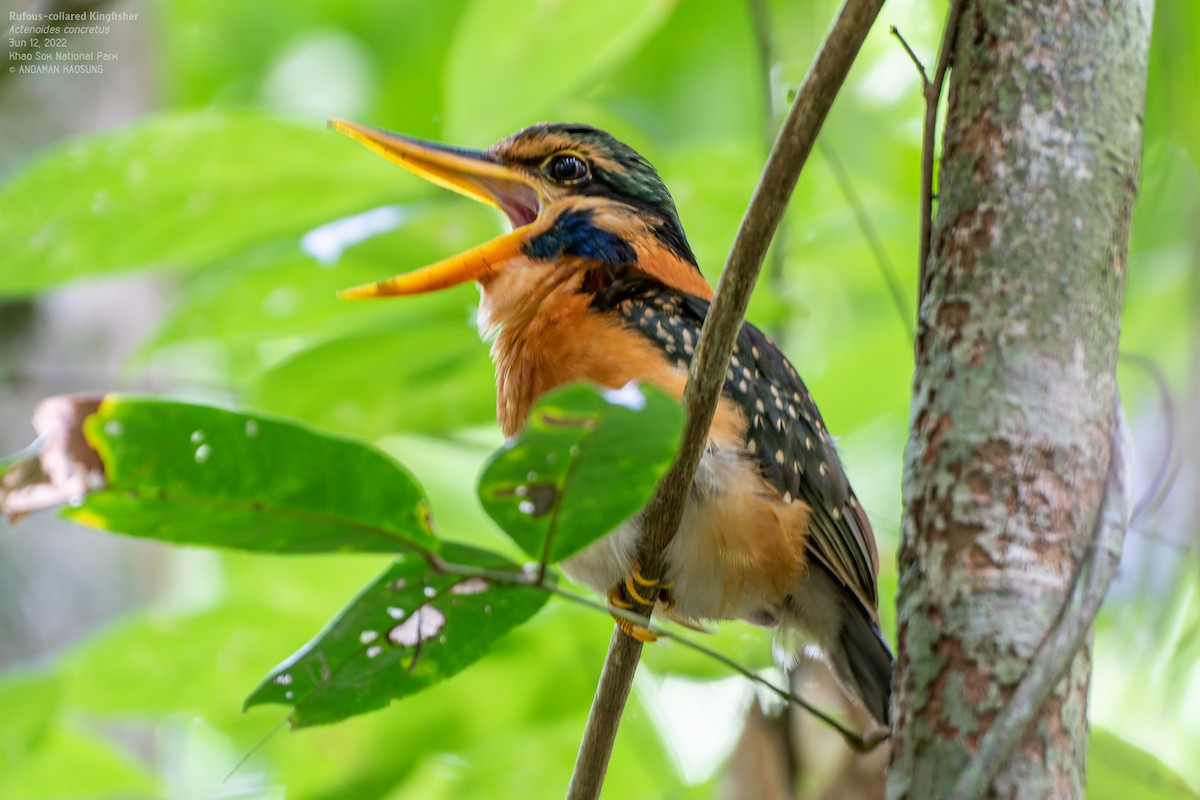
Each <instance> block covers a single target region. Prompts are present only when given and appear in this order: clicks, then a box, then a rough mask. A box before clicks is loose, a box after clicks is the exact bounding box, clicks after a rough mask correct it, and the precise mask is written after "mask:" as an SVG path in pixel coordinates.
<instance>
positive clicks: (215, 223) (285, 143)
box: [0, 112, 420, 295]
mask: <svg viewBox="0 0 1200 800" xmlns="http://www.w3.org/2000/svg"><path fill="white" fill-rule="evenodd" d="M419 188H420V186H419V183H416V182H413V183H406V182H402V181H397V180H396V175H395V173H394V172H393V171H391V170H388V169H386V168H384V167H383V166H381V164H380V162H379V160H378V159H377V158H375V157H373V156H372V155H371V154H370V153H368V152H367V151H365V150H364V149H363V148H361V147H358V146H356V145H355V144H354V143H353V142H350V141H347V140H346V139H345V138H344V137H341V136H337V135H336V134H334V133H333V132H331V131H327V130H324V129H318V128H307V127H302V126H299V125H294V124H289V123H286V122H281V121H278V120H273V119H270V118H266V117H259V116H253V115H249V114H229V113H226V114H217V113H213V112H206V113H194V114H177V115H171V116H163V117H157V118H151V119H149V120H148V121H145V122H139V123H137V124H135V125H131V126H129V127H127V128H122V129H118V130H116V131H112V132H107V133H102V134H97V135H95V136H89V137H86V138H82V139H73V140H69V141H68V142H66V143H63V144H61V145H55V146H54V147H52V148H51V149H49V150H47V151H46V152H45V153H44V154H43V155H42V156H41V157H40V158H38V159H36V160H35V161H34V162H33V163H32V164H31V165H30V166H28V167H26V168H25V169H24V170H23V171H22V172H21V173H19V174H18V175H17V176H16V177H15V178H13V179H12V180H11V181H10V182H9V183H8V184H7V185H5V186H4V187H3V188H2V189H0V252H3V253H4V254H5V257H4V259H3V261H2V262H0V295H14V294H15V295H24V294H30V293H33V292H36V291H39V290H42V289H46V288H48V287H51V286H56V285H58V284H61V283H64V282H66V281H69V280H73V279H76V278H79V277H83V276H87V275H97V274H103V273H108V272H113V271H116V270H126V269H149V268H189V267H190V268H194V267H197V266H202V265H204V264H207V263H210V262H212V261H215V260H217V259H219V258H221V257H225V256H228V255H230V254H231V253H235V252H238V251H240V250H245V249H247V248H249V247H252V246H254V245H257V244H259V243H262V242H265V241H270V240H273V239H277V238H280V237H283V236H287V235H294V236H297V237H298V236H299V234H300V233H302V232H304V231H306V230H308V229H309V228H312V227H313V226H315V225H318V224H320V223H323V222H327V221H329V220H331V219H334V218H337V217H341V216H345V215H347V214H351V213H353V212H356V211H361V210H364V209H368V208H373V207H375V206H378V205H381V204H384V203H388V202H396V201H398V200H403V199H404V198H405V197H411V196H415V195H416V193H417V191H416V190H417V189H419Z"/></svg>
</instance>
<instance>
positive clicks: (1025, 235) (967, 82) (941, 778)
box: [888, 0, 1152, 798]
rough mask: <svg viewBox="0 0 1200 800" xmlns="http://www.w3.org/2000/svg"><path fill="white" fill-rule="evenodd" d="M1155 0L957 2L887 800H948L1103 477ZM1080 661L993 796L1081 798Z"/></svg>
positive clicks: (917, 410) (921, 346)
mask: <svg viewBox="0 0 1200 800" xmlns="http://www.w3.org/2000/svg"><path fill="white" fill-rule="evenodd" d="M1151 5H1152V0H1146V2H1137V0H1020V1H1019V2H1014V1H1013V0H968V2H966V4H965V7H964V9H963V12H962V15H961V18H960V22H959V25H958V30H957V32H956V34H955V36H956V39H955V50H954V52H955V59H954V67H953V72H952V73H951V78H950V88H949V108H948V112H947V121H946V133H945V142H944V146H943V156H942V169H941V179H940V196H939V202H938V210H937V218H936V220H935V222H934V226H933V236H932V242H931V256H930V261H929V264H927V265H926V279H925V285H924V286H922V287H921V292H922V300H921V304H920V310H919V330H918V340H917V362H916V372H915V377H914V387H913V408H912V414H913V416H912V419H913V425H912V433H911V438H910V440H909V443H908V448H907V451H906V454H905V474H904V504H905V512H904V522H903V543H902V547H901V552H900V572H901V580H900V588H899V594H898V599H897V602H898V619H899V653H898V661H897V677H896V690H897V703H896V708H897V709H898V713H897V718H896V721H895V730H894V732H893V741H892V765H891V768H890V771H889V777H888V796H889V797H891V798H907V797H911V798H942V797H946V796H947V795H948V794H949V793H950V790H951V787H953V786H954V785H955V782H956V781H957V779H958V778H959V775H960V773H961V772H962V770H963V768H964V767H965V766H966V764H967V763H968V761H969V760H970V758H971V755H972V753H973V752H974V751H975V750H976V748H977V747H978V746H979V742H980V739H981V737H982V736H983V734H984V733H985V732H986V731H987V730H988V728H989V727H990V726H991V725H992V724H993V722H994V721H996V718H997V715H998V713H999V711H1000V709H1002V708H1003V707H1004V705H1005V702H1006V701H1007V699H1008V698H1009V697H1010V696H1011V694H1012V692H1013V690H1014V689H1015V688H1016V686H1017V685H1018V684H1019V683H1020V681H1021V679H1022V677H1023V676H1024V674H1025V672H1026V669H1027V668H1028V665H1029V663H1030V659H1031V657H1032V656H1033V654H1034V652H1035V651H1036V649H1037V648H1038V646H1039V644H1040V643H1041V642H1042V640H1043V638H1044V637H1045V635H1046V633H1047V630H1048V629H1049V628H1050V627H1051V626H1052V625H1053V623H1054V621H1055V619H1056V617H1057V615H1058V613H1059V610H1060V608H1062V606H1063V602H1064V598H1065V597H1066V595H1067V592H1068V590H1069V588H1070V585H1071V582H1072V577H1073V576H1074V575H1075V571H1076V568H1077V566H1078V564H1079V561H1080V559H1081V557H1082V555H1083V553H1084V551H1085V550H1086V548H1087V545H1088V542H1089V541H1090V537H1091V535H1092V532H1093V531H1094V530H1095V526H1096V524H1097V523H1096V520H1097V515H1098V514H1099V513H1100V506H1101V502H1102V500H1103V495H1104V487H1105V483H1106V476H1107V475H1108V470H1109V459H1110V441H1111V438H1110V437H1111V436H1112V420H1113V419H1114V413H1115V411H1116V404H1117V391H1116V374H1115V364H1116V357H1117V343H1118V335H1119V331H1120V319H1121V304H1122V298H1123V294H1124V285H1125V258H1126V252H1127V245H1128V237H1129V223H1130V212H1131V208H1132V205H1133V199H1134V195H1135V192H1136V186H1137V175H1138V163H1139V156H1140V152H1141V135H1142V108H1143V103H1144V97H1145V81H1146V64H1147V53H1148V49H1149V36H1150V21H1151V20H1150V16H1151V13H1152V8H1151ZM1090 667H1091V648H1090V637H1089V642H1088V643H1087V644H1085V645H1084V647H1083V648H1082V649H1080V650H1079V651H1078V652H1077V653H1076V654H1075V657H1074V659H1073V661H1072V662H1071V664H1070V666H1069V668H1068V669H1067V672H1066V674H1065V676H1064V677H1063V679H1062V680H1060V681H1059V682H1058V684H1057V685H1056V686H1055V687H1054V690H1053V692H1052V693H1051V695H1050V698H1049V701H1048V702H1047V703H1046V704H1045V705H1044V706H1043V707H1042V708H1041V710H1040V713H1039V715H1038V716H1036V717H1035V719H1034V722H1033V723H1032V724H1031V725H1030V726H1029V727H1028V729H1027V730H1026V731H1025V734H1024V738H1023V739H1021V741H1020V743H1019V744H1018V745H1017V747H1016V750H1015V751H1014V753H1013V755H1012V756H1011V758H1009V759H1008V760H1007V762H1006V763H1005V765H1004V766H1003V767H1002V768H1001V770H1000V772H999V774H998V775H997V777H996V778H995V779H994V780H993V781H992V783H991V788H990V792H989V796H993V797H1006V798H1007V797H1014V798H1015V797H1020V798H1035V797H1036V798H1041V797H1054V798H1063V797H1082V796H1083V794H1084V766H1085V756H1086V752H1087V692H1088V679H1089V673H1090Z"/></svg>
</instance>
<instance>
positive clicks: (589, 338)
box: [329, 119, 892, 725]
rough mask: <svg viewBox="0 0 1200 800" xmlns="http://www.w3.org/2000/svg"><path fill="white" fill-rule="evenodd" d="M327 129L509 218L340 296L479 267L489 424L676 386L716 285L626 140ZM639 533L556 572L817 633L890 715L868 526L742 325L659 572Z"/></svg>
mask: <svg viewBox="0 0 1200 800" xmlns="http://www.w3.org/2000/svg"><path fill="white" fill-rule="evenodd" d="M329 124H330V127H332V128H333V129H335V130H336V131H338V132H340V133H342V134H345V135H347V136H349V137H350V138H351V139H353V140H355V141H357V142H358V143H360V144H362V145H364V146H366V147H367V148H368V149H370V150H372V151H374V152H375V153H377V154H379V155H381V156H383V157H384V158H386V159H388V160H389V161H391V162H393V163H395V164H398V165H399V166H401V167H404V168H405V169H407V170H409V171H410V172H412V173H414V174H416V175H418V176H420V177H422V178H424V179H426V180H428V181H430V182H432V183H434V184H437V185H439V186H441V187H443V188H446V189H450V190H452V191H455V192H458V193H460V194H462V195H465V196H467V197H470V198H472V199H474V200H476V201H479V202H482V203H485V204H488V205H490V206H493V207H495V208H496V209H499V210H500V211H501V212H503V214H504V215H505V216H506V217H507V218H508V220H509V222H510V223H511V226H512V230H511V231H509V232H507V233H504V234H502V235H500V236H497V237H496V238H494V239H492V240H490V241H488V242H485V243H483V244H481V245H478V246H476V247H474V248H471V249H469V250H467V251H466V252H463V253H460V254H458V255H454V256H451V257H449V258H447V259H445V260H442V261H439V262H437V263H435V264H431V265H429V266H425V267H421V268H419V269H416V270H413V271H410V272H407V273H403V274H400V275H397V276H395V277H390V278H386V279H382V280H380V281H377V282H375V283H370V284H365V285H362V286H357V287H353V288H350V289H345V290H342V291H341V292H340V293H339V294H340V296H342V297H343V298H351V299H361V298H375V297H388V296H403V295H415V294H422V293H426V292H432V291H437V290H439V289H443V288H446V287H449V286H454V285H457V284H461V283H465V282H468V281H475V282H477V284H478V287H479V290H480V301H479V310H478V314H477V322H478V327H479V331H480V334H481V336H482V338H483V339H484V340H485V341H490V342H491V355H492V358H493V361H494V363H495V370H496V394H497V400H496V411H497V421H498V422H499V425H500V428H501V430H502V431H503V433H504V434H505V436H508V437H512V436H514V435H516V434H517V433H519V432H520V430H521V429H522V426H523V425H524V423H525V419H526V416H527V415H528V413H529V411H530V409H531V407H532V405H533V404H534V403H535V402H536V400H537V399H538V398H539V397H541V396H542V395H543V394H545V393H546V392H548V391H550V390H552V389H554V388H556V387H559V386H561V385H563V384H566V383H571V382H575V381H588V382H591V383H593V384H598V385H599V386H601V387H606V388H610V389H616V388H619V387H623V386H625V385H626V384H627V383H629V382H630V381H633V380H638V381H644V382H649V383H651V384H654V385H656V386H658V387H660V388H662V389H664V390H666V391H667V392H669V393H671V394H673V395H675V396H676V397H680V396H681V395H682V393H683V388H684V384H685V382H686V375H687V369H688V365H689V363H690V360H691V357H692V355H693V353H694V351H695V347H696V343H697V340H698V339H699V334H700V328H701V326H702V325H703V323H704V319H705V316H706V314H707V313H708V309H709V304H710V302H711V300H712V297H713V290H712V287H711V285H710V284H709V283H708V281H707V280H706V279H705V277H704V275H703V274H702V273H701V271H700V268H699V266H698V265H697V261H696V257H695V255H694V254H693V251H692V249H691V246H690V245H689V243H688V239H687V236H686V235H685V234H684V230H683V227H682V224H681V223H680V220H679V214H678V212H677V210H676V207H675V203H674V200H673V199H672V196H671V193H670V191H669V190H668V189H667V186H666V184H665V183H664V182H663V179H662V178H661V176H660V175H659V173H658V172H657V171H656V170H655V169H654V167H653V166H652V165H651V164H650V162H649V161H647V160H646V159H645V158H644V157H643V156H642V155H640V154H639V153H638V152H637V151H636V150H634V149H633V148H632V147H630V146H629V145H627V144H625V143H623V142H621V141H620V140H618V139H617V138H615V137H613V136H611V135H610V134H608V133H606V132H604V131H602V130H599V129H597V128H594V127H590V126H587V125H582V124H573V123H539V124H535V125H532V126H529V127H526V128H524V129H522V130H520V131H517V132H516V133H514V134H512V135H511V136H508V137H506V138H504V139H502V140H500V141H499V142H497V143H496V144H493V145H491V146H490V147H487V148H486V149H483V150H473V149H468V148H462V147H455V146H450V145H445V144H440V143H437V142H432V141H426V140H422V139H418V138H414V137H410V136H405V135H403V134H398V133H393V132H390V131H387V130H384V129H381V128H376V127H372V126H368V125H363V124H358V123H353V122H348V121H344V120H336V119H335V120H330V123H329ZM641 533H642V521H641V519H640V518H638V517H636V516H635V517H634V518H632V519H630V520H628V521H627V522H625V523H623V524H622V525H621V526H619V527H618V528H617V529H616V530H615V531H613V532H612V533H610V534H608V535H606V536H605V537H604V538H602V539H600V540H599V541H597V542H596V543H594V544H592V545H590V546H589V547H588V548H586V549H584V550H583V551H581V552H580V553H578V554H576V555H574V556H572V557H570V558H569V559H567V560H566V561H565V562H564V563H563V564H562V567H563V570H564V572H565V573H566V574H567V575H568V577H570V578H572V579H573V580H576V581H578V582H581V583H583V584H585V585H587V586H589V587H591V588H592V589H594V590H596V591H597V592H599V593H601V594H606V595H607V596H608V598H609V599H610V601H612V602H613V604H614V605H617V606H625V607H630V606H631V605H632V603H631V600H634V599H636V600H638V601H639V602H643V603H644V604H645V605H647V606H649V605H653V604H654V603H656V602H657V603H658V607H659V609H660V610H661V611H663V612H665V613H667V615H668V616H670V617H672V618H674V619H676V620H678V621H680V622H683V623H685V624H694V625H701V624H704V623H707V622H710V621H717V620H728V619H741V620H745V621H747V622H750V623H753V624H756V625H760V626H765V627H771V628H775V629H776V630H777V632H778V633H777V637H776V646H775V648H774V649H775V652H776V654H777V655H779V654H782V655H783V660H785V661H787V660H794V659H798V658H800V657H801V655H800V654H801V653H803V654H809V655H811V654H813V653H814V648H815V652H816V653H817V654H819V655H820V656H821V657H823V658H824V659H825V660H826V661H827V662H828V663H829V664H830V665H831V667H832V670H833V673H834V675H835V676H836V677H837V678H838V680H839V683H840V684H841V686H842V688H843V690H844V691H845V692H846V694H847V695H848V696H850V697H852V698H855V699H856V700H857V702H858V703H860V704H861V705H862V706H863V707H865V709H866V710H867V711H868V712H869V713H870V714H871V716H872V717H874V719H875V720H876V721H877V722H878V723H880V724H882V725H887V724H888V720H889V704H890V695H891V673H892V655H891V652H890V650H889V649H888V646H887V644H886V643H885V641H884V639H883V636H882V634H881V633H880V626H879V613H878V604H879V598H878V590H877V585H876V583H877V575H878V570H879V556H878V551H877V549H876V545H875V539H874V535H873V533H872V530H871V524H870V521H869V520H868V517H867V515H866V512H865V511H864V510H863V507H862V505H861V504H860V503H859V501H858V498H857V497H856V496H855V494H854V491H853V490H852V488H851V486H850V483H849V481H848V479H847V477H846V474H845V472H844V470H843V468H842V464H841V461H840V460H839V458H838V455H837V452H836V450H835V446H834V443H833V439H832V437H831V435H830V433H829V431H828V430H827V429H826V427H825V424H824V422H823V420H822V418H821V415H820V413H819V411H818V410H817V406H816V405H815V403H814V402H813V399H812V396H811V395H810V393H809V391H808V389H807V388H806V387H805V385H804V382H803V381H802V380H801V378H800V376H799V375H798V374H797V372H796V369H795V368H794V367H793V366H792V364H791V362H789V361H788V359H787V358H786V357H785V356H784V355H783V354H782V353H781V352H780V350H779V349H778V348H777V347H776V346H775V345H774V344H773V343H772V342H771V340H770V339H768V338H767V337H766V336H765V335H764V334H763V333H762V332H761V331H760V330H759V329H758V328H756V327H755V326H754V325H752V324H750V323H743V324H742V327H741V330H740V332H739V334H738V337H737V341H736V344H735V346H734V350H733V354H732V357H731V359H730V363H729V366H728V369H727V371H726V374H725V380H724V385H723V388H722V394H721V397H720V399H719V401H718V405H717V410H716V414H715V416H714V419H713V422H712V425H711V427H710V429H709V432H708V441H707V446H706V448H705V450H704V453H703V455H702V457H701V461H700V464H699V466H698V468H697V472H696V477H695V479H694V483H693V486H692V489H691V491H690V493H689V495H688V500H687V502H686V506H685V510H684V513H683V518H682V521H681V524H680V527H679V530H678V532H677V533H676V535H675V537H674V539H673V540H672V542H671V544H670V545H669V547H668V550H667V552H666V553H665V564H666V566H665V575H664V577H663V580H662V582H661V583H659V584H657V585H656V584H655V583H654V582H652V581H648V580H646V579H645V578H643V577H642V576H641V574H640V572H639V571H638V565H637V563H636V554H637V544H638V540H639V538H640V536H641ZM618 624H621V620H620V619H618ZM622 627H623V629H625V630H626V632H627V633H631V634H632V635H637V636H639V638H642V637H644V638H652V637H649V636H646V635H645V634H646V633H647V632H646V631H645V629H639V628H638V626H630V625H628V623H626V624H625V625H623V626H622Z"/></svg>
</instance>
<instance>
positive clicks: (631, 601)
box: [608, 564, 675, 642]
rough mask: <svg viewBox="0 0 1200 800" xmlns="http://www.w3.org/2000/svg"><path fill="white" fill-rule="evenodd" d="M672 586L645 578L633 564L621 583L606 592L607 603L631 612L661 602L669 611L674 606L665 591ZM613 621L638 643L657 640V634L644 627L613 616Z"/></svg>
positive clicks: (672, 584) (671, 584) (673, 602)
mask: <svg viewBox="0 0 1200 800" xmlns="http://www.w3.org/2000/svg"><path fill="white" fill-rule="evenodd" d="M674 585H675V584H674V583H673V582H671V583H660V582H658V581H652V580H650V579H648V578H646V577H645V576H643V575H642V573H641V570H639V569H638V567H637V565H636V564H635V565H634V566H633V569H632V570H631V571H630V573H629V574H628V575H626V576H625V580H624V581H623V582H621V583H618V584H617V585H616V586H614V587H612V588H611V589H609V590H608V602H609V604H610V605H612V606H613V607H614V608H620V609H624V610H626V611H632V610H634V609H635V608H637V607H638V606H639V605H640V606H653V605H654V604H655V603H656V602H662V604H663V607H664V608H665V609H666V610H670V609H671V608H673V607H674V606H675V601H674V600H672V599H671V596H670V595H669V594H668V593H667V590H668V589H670V588H671V587H672V586H674ZM613 620H614V621H616V623H617V627H618V628H620V629H621V630H622V631H624V632H625V634H626V635H628V636H632V637H633V638H634V639H637V640H638V641H639V642H653V641H656V640H657V639H658V634H656V633H654V632H653V631H651V630H650V629H648V628H646V626H644V625H639V624H637V623H636V622H631V621H629V620H627V619H625V618H623V617H619V616H617V615H615V614H614V615H613Z"/></svg>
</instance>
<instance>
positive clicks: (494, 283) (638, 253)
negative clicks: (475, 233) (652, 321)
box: [330, 120, 712, 303]
mask: <svg viewBox="0 0 1200 800" xmlns="http://www.w3.org/2000/svg"><path fill="white" fill-rule="evenodd" d="M330 125H331V126H332V127H333V128H334V129H336V130H338V131H340V132H341V133H344V134H346V135H347V136H349V137H350V138H352V139H354V140H356V141H358V142H360V143H362V144H363V145H365V146H366V147H368V148H369V149H371V150H373V151H375V152H376V153H379V154H380V155H382V156H383V157H384V158H387V159H388V160H389V161H393V162H395V163H396V164H399V165H400V166H402V167H404V168H405V169H407V170H409V171H411V172H413V173H415V174H417V175H419V176H421V177H422V178H425V179H426V180H429V181H431V182H433V183H436V184H438V185H439V186H443V187H445V188H447V189H451V190H453V191H455V192H458V193H460V194H464V195H466V196H467V197H470V198H473V199H475V200H478V201H480V202H483V203H487V204H488V205H491V206H494V207H495V208H498V209H499V210H500V211H503V212H504V214H505V215H506V216H507V217H508V219H509V221H510V222H511V223H512V226H513V229H512V231H511V232H510V233H506V234H504V235H502V236H498V237H496V238H495V239H492V240H491V241H489V242H486V243H484V244H482V245H479V246H478V247H474V248H472V249H470V250H468V251H466V252H464V253H460V254H458V255H456V256H452V257H450V258H447V259H445V260H444V261H440V262H438V263H436V264H431V265H429V266H427V267H423V268H421V269H417V270H415V271H413V272H408V273H405V274H403V275H398V276H396V277H394V278H388V279H386V280H382V281H379V282H378V283H373V284H367V285H364V286H358V287H355V288H353V289H347V290H345V291H343V292H341V293H340V294H341V296H342V297H348V298H363V297H383V296H392V295H410V294H421V293H424V292H431V291H435V290H437V289H442V288H446V287H449V286H453V285H456V284H459V283H463V282H465V281H470V280H475V281H479V283H480V285H481V286H482V288H483V291H484V294H485V296H486V295H487V294H488V293H489V292H491V293H493V294H499V295H503V296H504V297H506V298H508V301H509V302H511V303H518V302H520V301H521V299H522V298H527V297H530V296H534V295H536V294H537V293H538V290H539V287H545V286H549V285H557V284H559V283H561V282H562V281H563V280H566V279H567V278H569V277H571V276H573V275H576V274H579V273H584V274H585V275H590V276H592V281H591V283H595V282H596V281H600V282H601V283H603V282H604V281H607V280H611V279H612V278H613V277H614V276H615V275H617V274H621V273H622V272H624V271H627V270H632V271H635V272H637V273H640V274H642V275H644V276H646V277H649V278H652V279H654V280H657V281H659V282H661V283H662V284H664V285H666V286H668V287H670V288H673V289H677V290H679V291H683V292H687V293H689V294H693V295H697V296H700V297H704V298H706V299H707V298H711V296H712V289H711V287H710V286H709V284H708V282H707V281H705V279H704V277H703V276H702V275H701V274H700V270H699V269H698V268H697V266H696V259H695V256H693V255H692V250H691V247H690V246H689V245H688V242H687V238H686V237H685V236H684V233H683V228H682V227H681V226H680V224H679V217H678V215H677V213H676V211H675V203H674V201H673V200H672V199H671V194H670V192H668V191H667V187H666V185H665V184H664V183H663V181H662V178H660V177H659V175H658V172H656V171H655V169H654V167H652V166H651V165H650V163H649V162H648V161H646V159H644V158H643V157H642V156H640V155H639V154H638V153H637V152H636V151H634V150H633V148H631V147H629V146H628V145H626V144H624V143H622V142H620V141H618V140H617V139H614V138H613V137H612V136H610V135H609V134H607V133H605V132H604V131H600V130H597V129H595V128H590V127H587V126H584V125H571V124H563V123H553V124H540V125H533V126H531V127H528V128H525V129H524V130H521V131H518V132H517V133H515V134H513V135H512V136H509V137H508V138H506V139H503V140H501V141H500V142H497V143H496V144H494V145H492V146H491V147H489V148H487V149H486V150H468V149H463V148H458V147H450V146H447V145H443V144H436V143H433V142H427V141H422V140H420V139H413V138H411V137H408V136H402V135H400V134H395V133H389V132H387V131H383V130H380V129H378V128H372V127H368V126H365V125H357V124H354V123H350V122H343V121H340V120H334V121H332V122H330Z"/></svg>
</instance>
